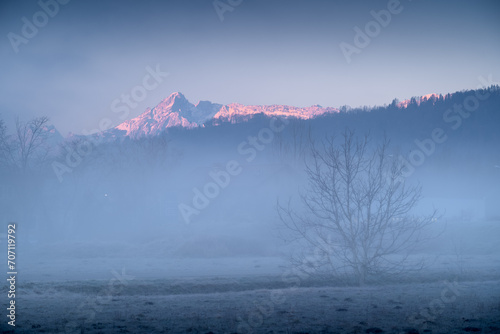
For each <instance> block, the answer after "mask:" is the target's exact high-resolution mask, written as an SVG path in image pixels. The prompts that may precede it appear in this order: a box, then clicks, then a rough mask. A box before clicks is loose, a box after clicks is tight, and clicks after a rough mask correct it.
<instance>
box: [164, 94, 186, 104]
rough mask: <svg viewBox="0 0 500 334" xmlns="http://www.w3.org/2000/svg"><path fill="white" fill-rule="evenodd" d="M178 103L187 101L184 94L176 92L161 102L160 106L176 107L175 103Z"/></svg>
mask: <svg viewBox="0 0 500 334" xmlns="http://www.w3.org/2000/svg"><path fill="white" fill-rule="evenodd" d="M178 101H187V99H186V97H185V96H184V94H182V93H181V92H174V93H172V94H170V95H169V96H168V97H167V98H166V99H164V100H163V101H162V102H160V104H163V105H174V103H176V102H178Z"/></svg>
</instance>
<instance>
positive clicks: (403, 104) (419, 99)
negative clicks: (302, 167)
mask: <svg viewBox="0 0 500 334" xmlns="http://www.w3.org/2000/svg"><path fill="white" fill-rule="evenodd" d="M440 96H441V97H443V96H442V95H440V94H436V93H431V94H427V95H423V96H420V97H417V98H416V102H417V105H420V103H422V102H424V101H429V100H432V99H435V100H438V99H439V97H440ZM443 98H444V97H443ZM410 103H411V99H408V100H404V101H401V102H399V103H398V107H399V108H407V107H408V105H409V104H410Z"/></svg>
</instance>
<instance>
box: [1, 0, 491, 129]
mask: <svg viewBox="0 0 500 334" xmlns="http://www.w3.org/2000/svg"><path fill="white" fill-rule="evenodd" d="M55 1H56V0H41V1H22V2H21V1H16V0H1V1H0V59H1V62H0V86H1V89H0V119H4V120H5V122H6V123H7V125H9V126H11V125H12V124H13V123H14V120H15V119H16V118H17V117H19V118H20V119H21V120H28V119H30V118H32V117H38V116H48V117H49V118H50V120H51V123H52V124H54V125H55V126H56V128H57V129H58V130H59V131H60V132H61V134H63V135H67V134H68V133H69V132H72V133H85V132H92V131H93V130H95V129H98V128H99V126H100V122H101V121H102V120H103V119H109V120H111V123H112V125H113V126H115V125H118V124H120V123H121V122H123V119H121V118H120V117H119V115H118V114H117V113H115V112H114V110H115V109H113V108H114V107H115V108H116V107H117V105H119V104H120V103H121V104H123V103H127V105H128V107H129V110H130V113H129V116H128V118H132V117H135V116H137V115H139V114H141V113H142V112H143V111H144V110H145V109H146V108H147V107H154V106H155V105H156V104H158V103H159V102H160V101H161V100H163V99H164V98H166V97H167V96H169V95H170V94H171V93H172V92H176V91H179V92H182V93H183V94H184V95H185V96H186V98H187V99H188V100H190V101H191V102H192V103H197V102H198V101H200V100H209V101H212V102H217V103H222V104H229V103H233V102H236V103H242V104H247V105H251V104H260V105H264V104H287V105H294V106H300V107H303V106H311V105H314V104H320V105H322V106H325V107H326V106H331V107H340V106H342V105H350V106H352V107H356V106H363V105H369V106H373V105H383V104H385V103H386V104H389V103H390V102H391V101H392V99H394V98H398V99H400V100H403V99H407V98H410V97H412V96H419V95H425V94H428V93H443V94H444V93H448V92H454V91H458V90H463V89H474V88H477V87H478V86H480V85H481V82H480V80H479V79H478V78H479V77H480V76H482V77H484V78H486V77H488V76H489V77H490V78H492V79H493V82H497V81H500V62H499V61H498V60H499V59H500V34H499V32H500V2H498V1H463V0H454V1H431V0H429V1H428V0H413V1H411V0H401V1H399V2H398V1H397V0H389V1H378V0H375V1H346V0H343V1H328V0H308V1H293V0H275V1H266V0H216V1H212V0H193V1H190V0H178V1H151V0H150V1H148V0H146V1H109V0H99V1H92V0H90V1H89V0H86V1H83V0H71V1H69V2H68V0H64V1H63V0H58V1H59V2H55ZM66 2H67V3H66ZM56 3H57V7H58V9H57V8H56V7H55V6H54V4H56ZM216 7H217V9H216ZM44 8H45V9H44ZM372 13H379V15H380V17H379V20H380V22H378V21H376V20H375V18H374V15H373V14H372ZM384 13H389V14H390V18H389V17H388V16H387V15H385V16H384V15H383V14H384ZM35 23H36V24H37V25H38V26H36V25H35ZM30 27H34V28H35V29H36V31H33V30H30V29H29V28H30ZM370 29H371V30H370ZM359 31H361V33H359ZM362 35H365V37H367V38H368V41H367V40H366V38H365V39H363V38H362V37H360V36H362ZM356 37H357V39H356ZM343 50H344V51H343ZM346 50H348V51H347V52H346ZM353 50H355V51H353ZM346 54H347V57H346ZM155 71H156V72H157V74H156V75H155V76H153V75H151V74H150V73H151V72H155ZM158 73H160V74H158ZM167 73H168V74H167ZM155 78H156V79H155ZM145 88H147V89H145ZM132 93H134V94H135V95H134V96H135V98H132V100H130V99H129V100H127V102H126V100H125V99H126V97H124V96H132ZM113 106H114V107H113Z"/></svg>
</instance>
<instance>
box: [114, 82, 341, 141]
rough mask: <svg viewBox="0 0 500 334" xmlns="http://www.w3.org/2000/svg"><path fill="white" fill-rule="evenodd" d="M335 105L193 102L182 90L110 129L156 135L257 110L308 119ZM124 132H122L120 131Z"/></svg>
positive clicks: (232, 119)
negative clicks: (326, 106)
mask: <svg viewBox="0 0 500 334" xmlns="http://www.w3.org/2000/svg"><path fill="white" fill-rule="evenodd" d="M337 112H339V110H338V109H336V108H329V107H328V108H324V107H321V106H320V105H314V106H311V107H306V108H301V107H293V106H286V105H270V106H260V105H254V106H245V105H242V104H239V103H231V104H228V105H222V104H217V103H212V102H210V101H199V102H198V104H196V105H194V104H192V103H190V102H189V101H188V100H187V99H186V98H185V97H184V95H183V94H182V93H179V92H176V93H173V94H171V95H170V96H169V97H167V98H166V99H164V100H163V101H161V102H160V103H159V104H158V105H157V106H156V107H154V108H153V109H151V108H148V109H146V111H144V112H143V113H142V114H141V115H139V116H137V117H136V118H133V119H130V120H127V121H125V122H123V123H122V124H120V125H118V126H116V127H115V128H113V129H111V130H109V131H111V132H116V131H117V130H118V131H119V132H125V133H124V134H125V136H130V137H134V138H136V137H142V136H150V135H157V134H159V133H161V132H162V131H163V130H165V129H167V128H170V127H183V128H195V127H199V126H203V124H205V123H206V122H208V121H211V120H221V121H229V122H233V123H234V122H241V121H247V120H249V119H250V118H252V117H253V116H255V115H257V114H265V115H267V116H271V117H272V116H277V117H286V118H288V117H290V118H298V119H310V118H314V117H317V116H320V115H323V114H326V113H337ZM122 135H123V133H122Z"/></svg>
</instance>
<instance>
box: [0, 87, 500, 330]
mask: <svg viewBox="0 0 500 334" xmlns="http://www.w3.org/2000/svg"><path fill="white" fill-rule="evenodd" d="M475 96H481V97H482V98H483V100H481V102H480V105H479V106H478V108H477V110H474V111H473V112H471V113H469V114H468V117H467V118H463V119H461V120H460V121H459V119H458V118H457V116H459V115H460V114H458V113H455V114H450V115H453V116H455V118H451V117H448V118H446V117H444V118H443V114H444V115H446V113H447V110H452V107H453V105H454V104H455V105H457V104H460V103H464V102H463V101H464V100H467V99H472V98H471V97H475ZM484 96H487V98H485V97H484ZM499 98H500V96H499V90H498V87H497V86H492V87H490V88H488V89H483V90H476V91H464V92H457V93H454V94H452V95H448V96H446V97H442V96H441V97H440V98H436V99H431V100H429V101H427V100H423V101H421V102H419V103H416V102H413V103H410V104H409V105H408V106H406V107H404V108H403V107H401V106H397V105H396V104H395V103H396V102H394V103H393V104H392V105H389V106H385V107H379V108H374V109H366V108H365V109H350V110H343V111H340V112H338V113H334V114H331V115H325V116H322V117H319V118H315V119H311V120H301V119H294V118H279V117H278V118H277V117H270V116H266V115H263V114H260V115H256V116H255V117H253V118H251V119H249V120H247V121H238V120H233V121H232V122H229V121H224V120H218V121H217V122H215V121H213V122H210V123H207V124H205V126H204V127H199V128H195V129H183V128H176V127H174V128H169V129H167V130H165V131H164V132H162V133H161V134H160V135H157V136H139V137H136V138H130V137H109V136H108V137H107V136H105V135H100V134H96V135H93V136H87V137H83V136H73V137H71V138H68V139H62V137H60V136H59V135H58V133H57V132H56V131H54V129H53V128H52V127H50V126H49V125H48V124H49V123H48V122H46V120H44V119H35V120H31V121H27V122H26V123H22V122H21V121H20V122H19V123H18V124H17V128H16V129H8V128H6V127H5V126H4V129H5V133H4V134H3V137H2V138H3V139H2V140H3V141H2V145H3V146H2V148H3V151H2V152H3V155H2V157H3V160H2V163H3V164H2V193H1V195H2V208H1V214H2V220H4V221H8V222H12V223H16V232H15V233H16V236H17V237H18V240H17V244H16V245H17V249H18V250H17V254H18V258H19V265H18V268H19V271H20V272H21V274H20V275H19V283H18V284H20V285H21V286H22V284H23V283H25V284H28V282H39V283H40V284H45V285H46V284H49V282H54V283H50V284H56V290H57V294H65V293H70V295H71V293H75V292H76V291H80V292H83V293H84V294H85V293H89V294H90V295H92V293H93V292H92V291H94V292H99V288H98V287H99V284H104V283H105V282H107V280H113V279H115V277H118V276H116V275H120V276H121V279H120V282H121V280H122V279H123V277H126V279H125V281H124V283H123V282H122V283H123V284H125V285H124V286H123V287H122V286H121V287H120V290H118V291H119V292H117V293H116V298H120V296H122V295H127V293H129V292H130V291H129V290H128V289H132V290H135V289H139V290H142V289H146V290H145V291H149V289H153V290H154V291H158V292H156V293H155V294H160V295H162V294H165V295H171V294H173V295H178V294H180V295H185V294H188V295H189V294H191V293H201V292H202V293H207V294H209V296H213V295H212V294H213V293H229V292H232V291H249V290H252V289H271V290H270V291H279V293H280V298H281V299H283V298H284V300H285V301H284V302H283V303H292V304H293V303H295V302H296V301H295V299H294V298H295V297H293V294H295V293H297V292H296V291H300V290H297V289H305V288H312V287H330V288H333V287H344V288H346V287H356V286H369V287H370V286H371V287H377V286H379V287H384V286H387V284H396V285H397V284H410V286H411V285H412V284H424V283H425V284H437V285H439V283H435V282H440V281H443V280H445V281H446V282H452V281H453V282H455V284H462V282H469V281H478V280H479V281H482V280H488V281H490V280H496V279H498V264H499V262H500V253H499V252H500V249H499V246H498V242H497V239H498V233H499V232H500V230H499V225H498V223H499V220H498V219H499V217H500V211H499V206H498V202H499V199H500V197H499V196H500V193H499V190H498V189H500V188H499V183H500V167H499V166H498V164H499V163H500V156H499V153H498V152H499V151H498V147H499V146H498V145H499V144H500V137H499V134H498V131H497V124H499V122H498V121H499V119H498V115H497V112H496V110H495V107H496V106H498V104H499ZM476 101H479V100H478V99H477V98H476ZM466 107H467V106H466ZM450 120H453V122H451V121H450ZM36 126H39V127H40V129H39V132H37V131H35V129H36ZM20 131H25V132H24V133H22V134H21V135H20V134H19V133H20ZM24 141H26V142H24ZM384 143H385V146H384V148H383V151H382V146H383V144H384ZM30 145H31V147H33V149H32V150H31V151H29V152H28V153H23V149H24V147H27V146H30ZM363 145H364V146H363ZM23 154H24V155H23ZM357 163H359V166H358V169H357V170H354V169H353V168H354V167H353V166H355V165H356V164H357ZM318 166H319V168H320V169H318ZM347 167H349V168H347ZM318 171H320V172H318ZM348 171H350V172H352V173H351V174H349V173H347V172H348ZM354 171H355V172H356V173H357V174H355V173H354ZM346 173H347V174H346ZM333 175H336V177H334V176H333ZM347 175H351V176H349V177H351V178H353V181H352V184H350V185H348V184H347V183H346V182H343V181H342V180H344V181H345V178H346V177H347ZM318 178H320V179H321V178H323V179H321V180H322V182H323V183H321V182H319V181H318ZM343 178H344V179H343ZM382 188H383V190H381V189H382ZM401 190H403V191H401ZM334 193H335V194H336V195H335V196H340V197H335V196H334ZM372 195H373V200H372V202H369V201H370V200H369V198H370V196H372ZM388 196H389V197H391V198H392V199H389V200H388V199H387V198H388ZM348 199H350V200H351V201H352V202H351V203H349V202H348V201H347V200H348ZM338 206H341V208H340V209H338ZM388 207H391V208H390V209H388ZM392 207H394V208H392ZM367 210H371V211H370V212H369V211H367ZM346 211H347V212H346ZM350 217H351V218H350ZM339 226H341V227H342V228H340V227H339ZM377 229H379V231H377V232H374V231H375V230H377ZM4 237H5V235H4ZM366 240H372V241H366ZM358 251H363V252H365V255H364V256H361V255H360V254H359V253H358ZM360 268H364V269H360ZM127 279H130V282H128V281H127ZM214 279H216V280H220V282H219V283H218V284H216V283H214V282H213V280H214ZM68 282H75V283H71V285H75V284H76V286H80V288H77V289H76V290H75V288H71V287H68V286H67V283H68ZM77 282H78V283H77ZM99 282H104V283H99ZM216 282H218V281H216ZM39 283H29V284H35V285H33V286H32V289H33V291H34V293H35V294H36V293H38V292H36V291H38V289H42V288H41V287H39V288H35V286H36V285H37V284H39ZM89 284H90V288H89V287H88V286H87V285H89ZM129 284H130V285H129ZM464 284H465V283H464ZM58 285H60V288H57V286H58ZM149 285H152V286H154V288H151V287H149V288H148V286H149ZM28 286H30V285H28ZM43 286H44V285H42V287H43ZM24 289H26V288H24ZM87 289H90V290H89V291H90V292H89V291H87ZM272 289H278V290H272ZM51 291H52V290H51ZM65 291H67V292H65ZM86 291H87V292H86ZM495 291H497V290H495ZM490 292H491V291H490ZM41 293H43V292H41ZM495 293H496V292H495ZM289 294H291V295H289ZM146 295H149V293H146ZM71 296H73V295H71ZM286 296H288V297H286ZM437 297H439V294H438V295H437ZM110 298H115V297H113V296H111V297H110ZM276 298H277V297H276ZM346 298H350V297H346ZM281 299H280V302H279V303H278V299H277V300H276V301H273V302H272V303H274V304H275V305H274V306H273V307H278V305H279V306H282V303H281ZM112 300H115V299H112ZM98 302H99V303H101V302H102V301H98ZM360 302H361V301H360ZM361 303H362V304H363V303H365V302H364V301H363V302H361ZM105 305H106V303H104V302H102V306H100V307H104V306H105ZM443 305H444V304H443ZM80 306H82V305H80ZM82 307H87V306H86V305H83V306H82ZM80 308H81V307H80ZM341 308H342V307H341ZM439 310H440V309H439ZM73 311H74V312H76V313H75V314H78V313H79V312H80V313H81V311H79V310H78V308H77V309H75V310H73ZM241 312H242V314H241V315H238V317H240V319H241V317H243V316H245V315H244V314H243V311H241ZM266 312H268V313H269V312H271V311H270V310H267V311H266ZM274 312H275V311H273V312H271V313H269V314H268V313H265V312H264V313H263V314H261V317H263V318H262V321H260V320H259V319H261V318H258V319H257V320H251V321H253V322H252V324H253V325H255V326H253V325H252V326H253V327H252V328H253V329H252V330H257V331H258V329H256V328H260V326H264V327H263V328H265V326H266V322H265V321H266V320H265V319H273V317H274V316H275V314H274ZM436 312H437V311H436ZM261 313H262V312H261ZM355 314H358V312H355ZM418 314H420V313H418V312H417V315H418ZM264 316H265V317H267V318H264ZM419 316H420V318H421V319H420V318H419V319H413V320H411V321H410V323H409V324H408V326H409V327H411V328H413V327H415V328H417V327H418V326H420V327H421V328H423V327H422V326H424V327H425V328H427V327H429V326H430V325H429V324H428V321H431V320H429V319H427V318H425V317H423V316H422V315H419ZM233 320H234V319H233ZM234 321H236V320H234ZM245 321H246V322H244V321H243V320H241V321H239V322H238V321H236V322H234V323H232V326H233V327H234V329H233V330H237V329H238V328H239V327H240V331H246V330H247V329H245V330H244V329H242V328H243V327H241V326H243V324H244V326H247V325H248V321H249V320H245ZM81 322H82V321H80V322H76V323H74V322H71V321H70V322H68V321H66V324H65V325H66V326H73V327H74V328H81V326H84V327H85V326H86V325H85V323H83V324H82V323H81ZM90 323H91V321H89V324H90ZM257 324H258V326H257ZM58 326H63V324H62V323H60V324H59V325H58ZM238 326H239V327H238ZM248 326H250V325H248ZM68 328H69V327H68Z"/></svg>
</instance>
